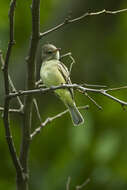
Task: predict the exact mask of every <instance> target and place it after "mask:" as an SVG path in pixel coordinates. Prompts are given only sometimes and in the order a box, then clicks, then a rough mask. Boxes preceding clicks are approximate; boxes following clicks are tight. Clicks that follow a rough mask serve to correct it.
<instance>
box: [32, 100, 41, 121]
mask: <svg viewBox="0 0 127 190" xmlns="http://www.w3.org/2000/svg"><path fill="white" fill-rule="evenodd" d="M33 104H34V106H35V109H36V113H37V116H38V119H39V121H40V123H42V119H41V115H40V112H39V108H38V104H37V100H36V99H35V98H34V99H33Z"/></svg>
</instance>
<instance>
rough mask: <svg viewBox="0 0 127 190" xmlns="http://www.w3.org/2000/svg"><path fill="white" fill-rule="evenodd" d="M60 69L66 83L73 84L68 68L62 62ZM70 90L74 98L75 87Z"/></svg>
mask: <svg viewBox="0 0 127 190" xmlns="http://www.w3.org/2000/svg"><path fill="white" fill-rule="evenodd" d="M58 70H59V71H60V73H61V74H62V76H63V78H64V79H65V81H66V84H72V83H71V79H70V77H69V71H68V68H67V67H66V66H65V65H64V64H63V63H62V62H59V64H58ZM69 91H70V93H71V95H72V98H74V94H73V89H72V88H69Z"/></svg>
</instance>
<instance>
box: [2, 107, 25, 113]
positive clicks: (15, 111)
mask: <svg viewBox="0 0 127 190" xmlns="http://www.w3.org/2000/svg"><path fill="white" fill-rule="evenodd" d="M0 111H1V112H3V111H4V108H3V107H0ZM8 112H9V113H20V114H22V111H21V109H9V110H8Z"/></svg>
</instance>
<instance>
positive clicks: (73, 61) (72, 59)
mask: <svg viewBox="0 0 127 190" xmlns="http://www.w3.org/2000/svg"><path fill="white" fill-rule="evenodd" d="M69 57H70V59H71V61H72V62H71V64H70V68H69V75H71V70H72V66H73V64H74V63H75V60H74V58H73V57H72V55H69Z"/></svg>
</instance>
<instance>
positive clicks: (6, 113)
mask: <svg viewBox="0 0 127 190" xmlns="http://www.w3.org/2000/svg"><path fill="white" fill-rule="evenodd" d="M15 6H16V0H11V3H10V9H9V21H10V22H9V24H10V32H9V35H10V38H9V43H8V48H7V52H6V57H5V62H4V65H3V73H4V86H5V100H4V112H3V120H4V126H5V133H6V140H7V143H8V147H9V151H10V155H11V158H12V161H13V164H14V166H15V169H16V173H17V175H19V176H20V178H21V179H22V178H23V177H24V176H23V170H22V166H21V164H20V161H19V159H18V156H17V154H16V149H15V146H14V142H13V139H12V134H11V130H10V123H9V106H10V100H9V99H8V98H7V95H9V75H8V65H9V59H10V55H11V50H12V46H13V44H14V11H15Z"/></svg>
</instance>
